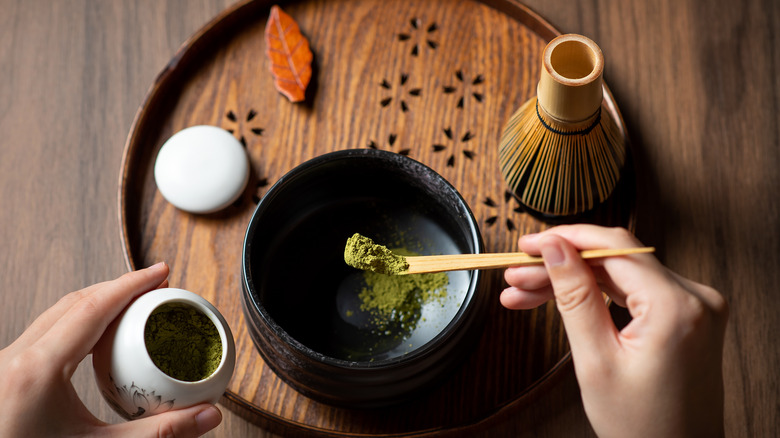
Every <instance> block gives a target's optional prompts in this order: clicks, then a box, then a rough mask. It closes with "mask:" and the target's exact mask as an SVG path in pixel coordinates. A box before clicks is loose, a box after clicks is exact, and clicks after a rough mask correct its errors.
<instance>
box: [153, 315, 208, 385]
mask: <svg viewBox="0 0 780 438" xmlns="http://www.w3.org/2000/svg"><path fill="white" fill-rule="evenodd" d="M144 341H145V342H146V349H147V351H148V352H149V356H150V357H151V358H152V362H154V364H155V365H156V366H157V368H159V369H160V370H162V372H164V373H165V374H167V375H169V376H171V377H173V378H174V379H178V380H183V381H186V382H196V381H198V380H203V379H205V378H207V377H209V376H210V375H212V374H213V373H214V371H216V370H217V367H218V366H219V363H220V362H221V360H222V341H221V339H220V336H219V331H217V327H216V326H215V325H214V323H213V322H212V321H211V320H210V319H209V318H208V317H207V316H206V315H204V314H203V313H202V312H200V311H198V310H197V309H195V308H194V307H192V306H189V305H186V304H181V303H167V304H163V305H162V306H160V307H158V308H157V309H155V310H154V311H153V312H152V314H151V315H150V316H149V319H147V321H146V327H145V329H144Z"/></svg>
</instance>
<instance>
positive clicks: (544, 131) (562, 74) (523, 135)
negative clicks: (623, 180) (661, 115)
mask: <svg viewBox="0 0 780 438" xmlns="http://www.w3.org/2000/svg"><path fill="white" fill-rule="evenodd" d="M603 70H604V57H603V55H602V53H601V49H600V48H599V47H598V46H597V45H596V43H594V42H593V41H591V40H590V39H588V38H586V37H584V36H582V35H574V34H568V35H561V36H559V37H557V38H555V39H553V40H552V41H550V43H549V44H548V45H547V47H546V48H545V49H544V53H543V58H542V69H541V78H540V80H539V85H538V86H537V90H536V93H537V96H536V97H534V98H531V99H529V100H528V101H527V102H525V103H524V104H523V105H522V106H521V107H520V109H519V110H518V111H517V112H516V113H515V114H514V115H513V116H512V117H511V118H510V120H509V122H508V123H507V124H506V126H505V127H504V132H503V134H502V136H501V142H500V145H499V164H500V166H501V173H502V175H503V177H504V179H505V181H506V182H507V184H508V185H509V187H510V188H511V189H512V190H513V191H514V192H515V194H516V195H517V196H518V197H519V199H520V202H521V203H523V204H524V205H525V206H526V207H529V208H530V209H532V210H534V211H536V212H539V213H542V214H544V215H551V216H569V215H574V214H578V213H583V212H586V211H588V210H591V209H593V208H594V207H596V206H597V205H598V204H599V203H601V202H603V201H604V200H606V199H607V197H609V195H610V194H611V193H612V190H613V189H614V188H615V185H616V184H617V182H618V179H619V178H620V172H621V169H622V167H623V164H624V163H625V160H626V146H625V141H624V138H623V135H622V133H621V131H620V128H619V127H618V125H617V123H616V122H615V120H613V119H612V116H611V114H610V113H609V111H607V110H606V109H605V108H603V106H602V100H603V92H602V72H603Z"/></svg>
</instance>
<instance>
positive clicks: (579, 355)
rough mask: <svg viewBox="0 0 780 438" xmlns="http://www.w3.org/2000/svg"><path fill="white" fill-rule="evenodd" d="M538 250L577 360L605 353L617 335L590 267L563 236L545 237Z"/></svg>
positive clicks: (552, 235) (612, 344) (573, 354)
mask: <svg viewBox="0 0 780 438" xmlns="http://www.w3.org/2000/svg"><path fill="white" fill-rule="evenodd" d="M539 247H540V248H539V249H540V251H541V253H542V258H544V264H545V267H546V268H547V273H548V275H549V276H550V282H551V283H552V287H553V292H554V294H555V304H556V305H557V307H558V311H559V312H560V314H561V318H562V319H563V325H564V327H565V329H566V336H567V337H568V339H569V344H570V347H571V352H572V356H573V358H574V360H575V361H577V360H578V359H579V360H580V361H582V360H585V358H586V357H594V356H593V354H594V353H595V354H597V355H600V353H604V352H606V351H605V350H606V349H608V348H610V347H612V346H614V345H615V344H614V343H612V341H616V340H617V335H618V332H617V328H616V327H615V324H614V323H613V322H612V317H611V316H610V315H609V311H608V310H607V306H606V305H605V303H604V298H603V296H602V293H601V290H600V289H599V286H598V284H597V283H596V278H595V276H594V275H593V271H592V270H591V269H590V266H588V264H587V263H585V261H583V260H582V258H581V257H580V255H579V252H578V251H577V249H575V248H574V246H572V245H571V244H570V243H569V242H568V241H567V240H565V239H564V238H562V237H560V236H557V235H554V234H550V235H547V236H544V237H542V238H541V240H540V242H539Z"/></svg>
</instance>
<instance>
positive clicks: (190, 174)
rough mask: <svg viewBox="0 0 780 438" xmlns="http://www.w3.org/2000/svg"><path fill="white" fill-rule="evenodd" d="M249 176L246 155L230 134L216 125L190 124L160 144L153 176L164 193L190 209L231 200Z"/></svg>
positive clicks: (209, 208) (203, 209) (197, 210)
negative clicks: (190, 125)
mask: <svg viewBox="0 0 780 438" xmlns="http://www.w3.org/2000/svg"><path fill="white" fill-rule="evenodd" d="M248 179H249V159H248V158H247V155H246V151H245V150H244V147H243V146H242V145H241V143H239V141H238V140H236V139H235V137H233V135H232V134H231V133H229V132H227V131H225V130H224V129H222V128H218V127H216V126H205V125H201V126H192V127H189V128H185V129H182V130H181V131H179V132H177V133H176V134H174V135H172V136H171V138H169V139H168V140H167V141H166V142H165V143H164V144H163V145H162V148H160V152H159V153H158V154H157V161H155V164H154V180H155V182H156V183H157V188H158V189H159V190H160V193H161V194H162V195H163V197H164V198H165V199H166V200H167V201H168V202H170V203H171V204H173V205H174V206H175V207H177V208H179V209H181V210H184V211H188V212H191V213H211V212H214V211H217V210H221V209H222V208H225V207H227V206H228V205H230V204H232V203H233V202H234V201H235V200H236V199H238V197H239V196H240V195H241V192H242V191H243V190H244V187H245V186H246V183H247V181H248Z"/></svg>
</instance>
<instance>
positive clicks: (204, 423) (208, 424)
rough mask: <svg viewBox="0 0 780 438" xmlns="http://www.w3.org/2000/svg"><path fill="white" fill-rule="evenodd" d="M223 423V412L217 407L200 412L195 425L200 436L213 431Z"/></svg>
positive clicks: (210, 407)
mask: <svg viewBox="0 0 780 438" xmlns="http://www.w3.org/2000/svg"><path fill="white" fill-rule="evenodd" d="M221 422H222V412H220V411H219V409H217V408H216V407H215V406H209V407H207V408H206V409H204V410H202V411H200V412H198V415H196V416H195V424H197V429H198V434H199V435H201V434H204V433H206V432H208V431H210V430H211V429H214V428H215V427H217V426H219V423H221Z"/></svg>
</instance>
